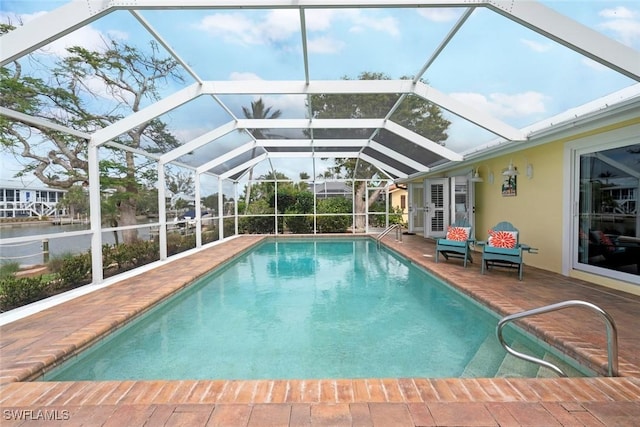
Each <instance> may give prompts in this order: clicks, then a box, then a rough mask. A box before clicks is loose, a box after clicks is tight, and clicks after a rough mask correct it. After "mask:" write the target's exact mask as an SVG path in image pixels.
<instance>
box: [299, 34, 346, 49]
mask: <svg viewBox="0 0 640 427" xmlns="http://www.w3.org/2000/svg"><path fill="white" fill-rule="evenodd" d="M344 46H345V44H344V42H343V41H341V40H335V39H333V38H331V37H317V38H314V39H311V40H309V42H308V43H307V48H308V49H309V52H312V53H337V52H339V51H341V50H342V49H343V48H344Z"/></svg>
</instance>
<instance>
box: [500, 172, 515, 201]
mask: <svg viewBox="0 0 640 427" xmlns="http://www.w3.org/2000/svg"><path fill="white" fill-rule="evenodd" d="M517 194H518V176H517V175H513V176H505V177H504V181H502V197H514V196H516V195H517Z"/></svg>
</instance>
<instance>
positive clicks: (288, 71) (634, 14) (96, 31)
mask: <svg viewBox="0 0 640 427" xmlns="http://www.w3.org/2000/svg"><path fill="white" fill-rule="evenodd" d="M65 3H66V2H64V1H57V0H46V1H39V0H18V1H15V0H13V1H12V0H4V1H3V2H2V3H0V20H2V22H7V21H11V22H13V23H16V22H20V21H23V22H28V21H29V20H30V19H32V17H33V16H37V15H40V14H42V13H45V12H47V11H49V10H52V9H54V8H56V7H59V6H60V5H63V4H65ZM542 3H544V4H545V5H547V6H549V7H551V8H552V9H555V10H557V11H559V12H561V13H564V14H566V15H568V16H569V17H571V18H573V19H575V20H577V21H578V22H580V23H582V24H584V25H587V26H588V27H590V28H592V29H594V30H596V31H599V32H601V33H603V34H605V35H607V36H609V37H611V38H613V39H615V40H617V41H620V42H621V43H624V44H626V45H628V46H631V47H633V48H634V49H636V50H639V51H640V2H638V1H636V0H634V1H617V0H603V1H599V0H564V1H543V2H542ZM461 13H462V9H429V8H422V9H410V8H408V9H334V10H330V9H313V10H307V11H306V18H307V21H306V26H307V37H308V38H307V43H308V49H309V70H310V77H311V79H336V78H340V77H342V76H349V77H351V78H356V77H357V75H358V74H359V73H361V72H364V71H373V72H383V73H385V74H387V75H388V76H389V77H391V78H399V77H401V76H405V75H414V74H416V73H417V72H418V71H419V70H420V69H421V67H422V66H423V65H424V63H425V62H426V61H427V60H428V58H429V57H430V56H431V54H432V52H433V51H434V49H435V48H436V46H438V44H439V43H440V42H441V41H442V39H443V38H444V37H445V35H446V34H447V33H448V32H449V31H450V29H451V28H452V26H453V24H454V23H455V22H456V20H457V19H458V17H459V16H460V14H461ZM141 14H142V15H143V16H144V18H145V19H146V20H147V21H148V22H149V23H150V24H151V25H152V26H153V27H154V28H155V29H156V30H157V31H158V32H159V33H161V34H162V36H163V37H164V38H165V40H166V41H167V42H169V44H170V45H171V46H172V47H173V48H174V49H175V50H176V51H177V52H178V53H179V54H180V55H181V56H182V58H183V59H184V60H185V61H186V62H187V63H188V64H189V65H190V66H191V67H193V69H194V70H195V71H196V72H197V73H198V74H199V75H200V76H201V77H202V78H203V79H205V80H229V79H233V80H245V79H256V80H260V79H261V80H303V79H304V68H303V60H302V55H301V51H302V41H301V35H300V23H299V15H298V11H297V10H209V11H206V10H192V11H187V10H182V11H166V10H162V11H142V12H141ZM104 37H112V38H117V39H120V40H123V41H126V42H127V43H132V44H137V43H139V42H140V41H141V40H144V41H146V40H149V39H150V36H149V35H148V33H146V31H144V29H142V27H141V26H140V25H139V23H138V21H137V20H136V19H134V17H133V16H132V15H131V14H129V13H128V12H126V11H118V12H115V13H112V14H111V15H108V16H106V17H105V18H102V19H100V20H99V21H97V22H94V23H92V24H91V25H90V26H87V27H84V28H81V29H79V30H77V31H75V32H74V33H72V34H70V35H68V36H67V37H65V38H64V39H63V40H60V41H57V42H54V43H53V44H52V45H51V46H49V47H47V51H48V52H49V54H52V55H62V54H64V47H65V46H66V45H74V44H82V45H84V46H86V47H95V48H98V47H99V46H100V45H101V38H104ZM423 78H424V79H425V80H426V81H427V82H428V83H429V84H430V85H432V86H433V87H435V88H436V89H438V90H439V91H441V92H444V93H446V94H449V95H450V96H452V97H454V98H457V99H459V100H462V101H465V102H469V103H471V104H472V105H474V106H475V107H477V108H479V109H481V110H483V111H486V112H488V113H490V114H492V115H494V116H495V117H497V118H499V119H501V120H503V121H505V122H506V123H508V124H510V125H512V126H514V127H517V128H522V127H525V126H528V125H531V124H533V123H536V122H538V121H541V120H543V119H545V118H548V117H551V116H553V115H556V114H558V113H561V112H563V111H565V110H567V109H570V108H574V107H576V106H579V105H581V104H584V103H586V102H589V101H592V100H593V99H596V98H598V97H601V96H604V95H608V94H610V93H612V92H615V91H617V90H620V89H622V88H625V87H628V86H630V85H632V84H634V82H633V81H632V80H630V79H628V78H626V77H623V76H620V75H618V74H617V73H615V72H613V71H611V70H608V69H606V68H604V67H602V66H600V65H599V64H596V63H595V62H593V61H591V60H589V59H586V58H584V57H582V56H581V55H578V54H576V53H574V52H571V51H570V50H568V49H567V48H564V47H563V46H561V45H559V44H557V43H555V42H553V41H551V40H549V39H547V38H545V37H543V36H541V35H539V34H537V33H534V32H532V31H531V30H528V29H526V28H524V27H521V26H520V25H518V24H516V23H514V22H511V21H509V20H507V19H505V18H504V17H502V16H500V15H498V14H496V13H494V12H492V11H489V10H487V9H483V8H478V9H477V10H476V11H474V13H473V14H472V16H471V17H470V18H469V19H468V21H467V22H466V23H465V25H464V26H463V28H462V29H461V30H460V31H459V33H458V34H457V35H456V36H455V37H454V39H453V40H452V42H451V43H450V44H449V45H448V46H447V47H446V48H445V50H444V51H443V52H442V54H441V55H440V56H439V57H438V58H437V60H436V61H435V62H434V64H433V65H432V66H431V67H430V68H429V69H428V70H427V72H426V73H425V75H424V76H423ZM192 82H193V81H192V80H190V78H189V77H188V76H187V82H186V84H190V83H192ZM177 89H179V87H177V86H174V87H170V88H167V90H166V93H171V92H173V91H175V90H177ZM221 98H222V99H223V101H224V102H225V103H227V105H228V106H229V108H230V109H231V110H232V111H233V113H234V114H236V115H237V116H238V117H242V112H241V107H242V106H243V105H248V104H249V103H250V102H251V101H252V100H253V99H254V98H253V97H251V96H244V97H235V98H234V97H221ZM264 98H265V101H266V103H267V104H268V105H272V106H274V108H277V109H280V110H282V111H283V117H290V118H302V117H304V114H305V110H304V98H303V97H300V96H276V95H273V96H265V97H264ZM204 106H206V108H203V107H204ZM447 117H448V118H449V119H450V120H452V122H453V124H452V127H451V129H450V132H449V134H450V138H449V140H448V141H447V147H449V148H451V149H453V150H456V151H463V150H466V149H469V148H471V147H473V145H474V144H479V143H482V142H488V141H489V140H491V139H493V138H494V137H495V136H494V135H492V134H490V133H489V132H486V131H484V130H480V129H478V128H477V127H475V126H472V125H470V124H468V123H466V122H464V121H463V120H460V119H458V118H457V117H456V116H453V115H447ZM166 119H167V120H168V121H169V122H170V123H171V127H172V128H173V129H174V131H175V132H176V134H177V135H179V137H180V138H181V139H184V140H185V141H186V140H188V139H190V138H192V137H195V136H197V135H199V134H202V133H204V132H205V131H206V130H210V129H211V127H212V126H216V125H220V124H223V123H225V122H227V121H229V117H228V115H226V113H225V112H224V111H223V110H222V108H220V107H218V106H217V105H215V103H213V102H210V103H208V104H207V101H204V100H201V101H200V102H199V103H194V104H193V105H187V106H185V107H184V108H181V109H178V110H176V111H174V112H172V113H171V114H170V117H167V118H166ZM5 163H6V162H5ZM2 169H3V171H2V176H1V177H2V178H8V177H9V176H7V175H11V173H12V169H13V168H11V167H9V168H6V167H5V168H2Z"/></svg>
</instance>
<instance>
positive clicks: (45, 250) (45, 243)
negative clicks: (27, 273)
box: [42, 239, 49, 264]
mask: <svg viewBox="0 0 640 427" xmlns="http://www.w3.org/2000/svg"><path fill="white" fill-rule="evenodd" d="M42 262H43V263H44V264H46V263H48V262H49V239H44V240H42Z"/></svg>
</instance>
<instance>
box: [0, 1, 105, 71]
mask: <svg viewBox="0 0 640 427" xmlns="http://www.w3.org/2000/svg"><path fill="white" fill-rule="evenodd" d="M113 10H114V9H113V8H112V7H111V6H110V4H109V2H108V1H105V0H84V1H72V2H69V3H67V4H65V5H63V6H61V7H59V8H57V9H54V10H52V11H51V12H49V13H46V14H44V15H41V16H38V17H37V18H34V19H33V20H31V21H29V22H28V23H26V24H25V25H22V26H18V27H16V29H15V30H13V31H10V32H8V33H6V34H4V35H3V36H2V37H0V66H4V65H6V64H7V63H9V62H11V61H14V60H16V59H18V58H20V57H21V56H24V55H27V54H29V53H31V52H33V51H34V50H36V49H38V48H40V47H42V46H44V45H46V44H48V43H50V42H52V41H54V40H57V39H59V38H60V37H62V36H65V35H67V34H69V33H71V32H73V31H75V30H77V29H78V28H80V27H82V26H84V25H86V24H88V23H90V22H92V21H95V20H96V19H98V18H99V17H101V16H103V15H106V14H108V13H110V12H111V11H113Z"/></svg>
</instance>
